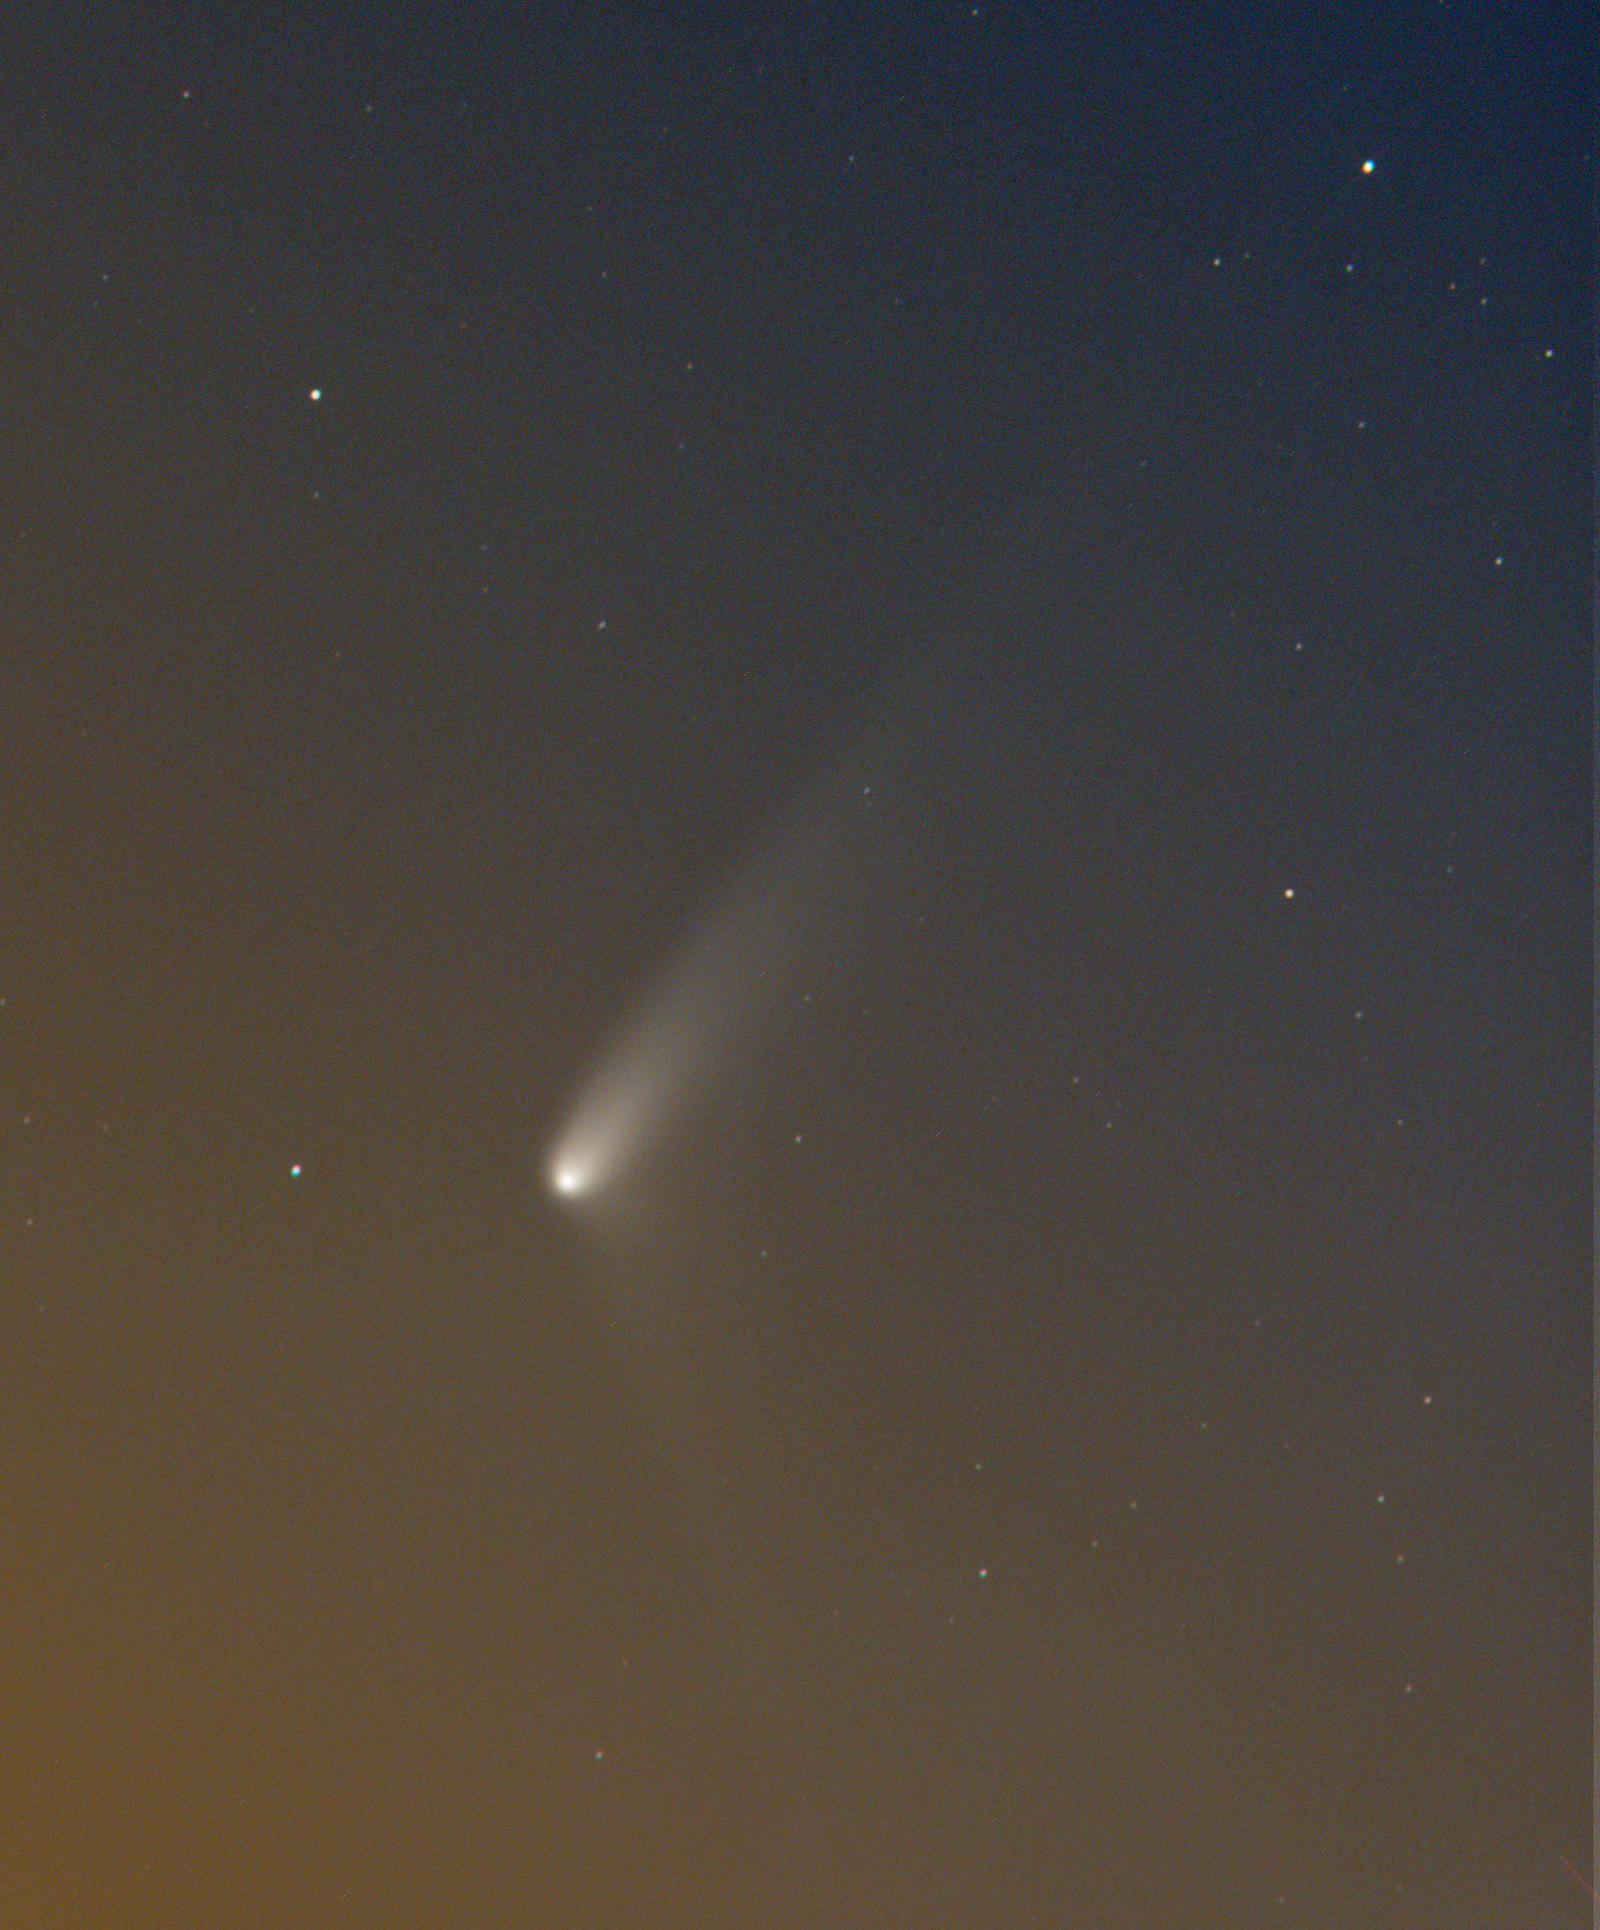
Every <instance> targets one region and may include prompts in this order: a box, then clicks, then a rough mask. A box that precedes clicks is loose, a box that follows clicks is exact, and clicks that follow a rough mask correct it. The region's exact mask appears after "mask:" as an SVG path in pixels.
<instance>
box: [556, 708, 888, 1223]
mask: <svg viewBox="0 0 1600 1930" xmlns="http://www.w3.org/2000/svg"><path fill="white" fill-rule="evenodd" d="M908 735H909V736H915V735H916V733H915V732H911V733H908V732H907V730H906V727H905V725H904V723H903V722H902V723H900V724H898V725H896V726H894V727H889V726H884V727H880V728H879V729H877V730H875V731H872V732H869V733H867V734H866V735H864V736H863V738H862V739H861V740H860V741H859V742H858V743H857V744H856V745H855V746H854V747H853V748H852V750H851V751H850V752H849V754H848V755H847V756H845V757H844V758H842V759H841V760H840V761H839V762H838V763H837V764H836V765H835V766H834V767H833V768H832V769H831V770H830V771H829V773H828V774H827V776H826V777H824V778H823V779H822V780H821V781H820V782H819V783H817V784H815V785H813V786H812V787H811V789H810V790H809V792H807V793H806V794H805V795H803V796H802V797H801V798H800V799H799V800H798V802H796V803H795V804H793V805H792V806H791V807H790V809H789V811H788V812H787V813H786V814H785V816H784V817H783V818H782V819H781V820H780V822H779V824H778V826H777V827H776V829H775V830H774V832H773V834H772V835H771V836H770V837H769V839H768V841H767V843H766V846H765V848H764V849H762V850H760V851H759V852H758V854H757V855H756V856H755V857H754V858H753V859H752V860H751V861H749V862H747V863H745V864H743V865H741V866H738V867H736V868H734V869H733V871H732V872H731V873H730V875H729V877H728V880H727V882H726V883H725V885H724V887H723V889H722V890H721V891H720V892H718V893H716V894H715V896H714V898H713V900H712V902H711V904H710V906H709V907H708V908H707V909H706V910H704V911H703V912H702V913H701V914H700V916H699V917H698V918H697V919H696V920H695V921H694V922H693V923H692V925H691V926H690V927H689V929H688V931H687V932H686V934H685V935H684V937H683V939H682V941H681V943H680V945H679V947H678V949H677V951H676V953H675V954H674V955H673V956H672V957H671V958H670V959H669V960H668V961H667V962H666V963H665V965H664V966H663V968H662V969H661V970H660V971H659V972H658V974H657V976H656V979H655V981H654V983H652V984H648V985H647V986H646V987H645V989H644V991H643V992H642V993H641V995H640V996H639V998H638V1000H637V1002H636V1004H635V1007H634V1009H633V1011H632V1012H631V1014H630V1015H628V1016H627V1018H626V1019H625V1020H624V1022H623V1023H622V1024H621V1025H620V1027H619V1029H618V1031H617V1034H616V1036H615V1037H614V1039H613V1040H612V1041H611V1042H610V1043H609V1045H607V1046H606V1047H605V1049H604V1050H603V1051H602V1052H601V1053H600V1054H599V1055H598V1057H597V1059H596V1062H595V1063H594V1065H593V1067H592V1069H591V1071H590V1073H589V1075H588V1077H587V1079H586V1080H585V1081H584V1083H583V1085H582V1086H581V1088H580V1090H579V1091H578V1093H577V1096H576V1097H575V1099H574V1101H573V1104H572V1107H571V1110H570V1112H569V1114H568V1117H567V1120H566V1123H565V1125H564V1126H563V1127H562V1129H561V1131H560V1133H559V1135H558V1136H557V1138H556V1141H555V1143H554V1145H553V1146H552V1147H551V1148H550V1150H549V1152H548V1154H547V1157H546V1161H545V1176H546V1182H547V1184H548V1186H549V1189H550V1190H551V1191H552V1192H553V1193H555V1194H556V1195H557V1196H558V1197H560V1198H561V1199H563V1200H565V1201H567V1202H569V1203H570V1204H572V1205H573V1206H574V1207H581V1208H593V1209H596V1210H598V1209H599V1208H600V1206H601V1205H602V1204H605V1203H609V1202H612V1201H614V1200H615V1199H616V1198H617V1196H618V1193H619V1189H623V1188H624V1187H626V1185H627V1184H628V1182H629V1181H631V1180H632V1179H634V1178H635V1176H637V1175H638V1174H639V1173H640V1171H641V1169H642V1168H643V1167H644V1166H645V1165H646V1164H647V1163H648V1162H649V1161H650V1160H651V1159H652V1158H653V1156H655V1155H656V1154H658V1153H659V1152H660V1151H661V1150H662V1149H663V1148H664V1146H665V1145H666V1144H667V1142H668V1141H669V1140H671V1139H672V1138H673V1137H674V1136H676V1135H678V1134H680V1133H681V1132H683V1131H684V1130H685V1129H687V1128H688V1127H689V1126H691V1125H692V1124H693V1123H694V1122H695V1121H696V1120H697V1119H698V1118H699V1117H700V1116H701V1115H702V1113H703V1111H704V1109H705V1108H706V1106H707V1105H708V1104H709V1103H710V1102H711V1100H712V1098H713V1096H714V1095H715V1094H716V1092H717V1091H718V1090H719V1089H720V1088H721V1087H722V1086H723V1084H724V1083H725V1082H726V1081H727V1080H728V1079H729V1077H730V1076H731V1075H732V1074H733V1073H734V1072H735V1071H736V1070H737V1071H740V1072H742V1071H744V1070H745V1069H746V1068H748V1067H749V1066H750V1065H751V1064H752V1063H753V1061H754V1060H755V1058H756V1056H757V1052H758V1049H759V1047H760V1046H761V1045H762V1044H763V1042H764V1041H766V1040H767V1039H769V1038H770V1037H772V1036H773V1035H774V1034H775V1033H776V1032H777V1031H778V1030H779V1029H780V1026H781V1022H782V1020H783V1017H784V1015H785V1013H786V1012H787V1011H790V1010H792V1009H794V1007H795V1005H796V1003H797V998H796V987H797V981H798V980H799V979H800V978H802V977H803V976H804V974H805V973H806V971H807V970H809V969H814V967H815V965H816V964H817V963H818V962H819V960H820V959H821V957H822V956H823V955H824V954H826V953H827V951H828V950H829V949H830V948H831V947H832V946H833V945H835V944H837V943H839V942H841V938H842V936H843V934H844V933H845V932H846V931H850V932H852V933H853V932H855V931H857V930H858V929H859V927H860V924H861V922H862V921H861V914H862V913H863V911H864V910H865V909H866V907H867V906H869V905H870V904H871V903H872V902H873V899H872V898H871V896H869V891H870V887H871V886H872V884H873V883H874V881H875V880H878V879H880V878H881V877H882V875H883V871H884V864H885V859H886V857H887V856H888V854H889V853H890V851H891V850H892V848H893V846H894V838H893V836H892V834H891V827H890V825H889V824H888V823H887V822H885V815H886V814H885V812H884V809H883V802H882V801H883V798H884V794H885V789H886V771H888V770H889V769H890V768H891V767H892V766H893V765H895V764H896V763H897V762H898V755H897V754H903V752H904V750H905V748H906V743H907V738H908ZM864 888H865V889H864Z"/></svg>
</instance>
